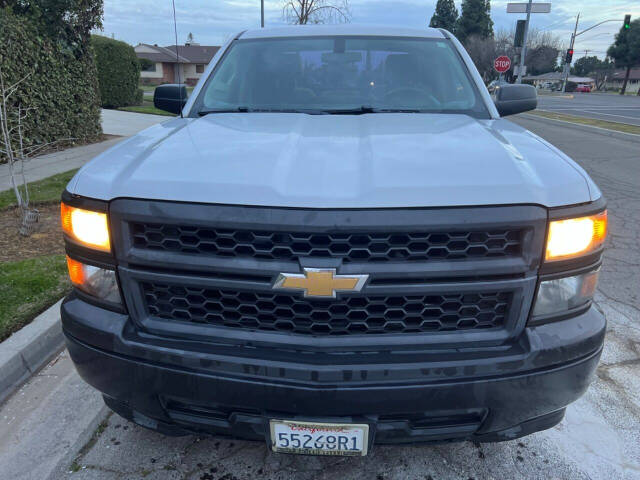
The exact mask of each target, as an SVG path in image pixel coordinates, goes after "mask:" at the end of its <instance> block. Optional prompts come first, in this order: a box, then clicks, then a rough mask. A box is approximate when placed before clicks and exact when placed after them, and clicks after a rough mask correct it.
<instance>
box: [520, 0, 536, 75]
mask: <svg viewBox="0 0 640 480" xmlns="http://www.w3.org/2000/svg"><path fill="white" fill-rule="evenodd" d="M532 3H533V0H529V3H528V4H527V20H526V21H525V22H524V35H523V39H522V50H521V51H520V67H519V68H518V79H517V80H516V83H522V77H523V75H522V71H523V70H524V56H525V55H526V53H527V35H528V34H529V19H530V18H531V4H532Z"/></svg>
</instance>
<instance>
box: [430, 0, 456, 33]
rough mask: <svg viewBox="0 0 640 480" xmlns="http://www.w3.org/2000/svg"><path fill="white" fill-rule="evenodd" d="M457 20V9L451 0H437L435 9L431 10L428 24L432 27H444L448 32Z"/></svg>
mask: <svg viewBox="0 0 640 480" xmlns="http://www.w3.org/2000/svg"><path fill="white" fill-rule="evenodd" d="M457 21H458V10H457V9H456V4H455V3H453V0H438V3H437V4H436V10H435V12H433V16H432V17H431V21H430V22H429V26H430V27H433V28H444V29H445V30H449V31H450V32H454V31H455V29H456V22H457Z"/></svg>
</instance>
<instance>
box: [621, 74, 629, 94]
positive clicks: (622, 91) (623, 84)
mask: <svg viewBox="0 0 640 480" xmlns="http://www.w3.org/2000/svg"><path fill="white" fill-rule="evenodd" d="M630 74H631V67H627V73H626V74H625V76H624V82H622V90H620V95H624V92H626V91H627V82H628V81H629V75H630Z"/></svg>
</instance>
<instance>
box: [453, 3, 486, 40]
mask: <svg viewBox="0 0 640 480" xmlns="http://www.w3.org/2000/svg"><path fill="white" fill-rule="evenodd" d="M456 35H457V37H458V39H459V40H460V41H461V42H462V43H464V44H465V45H466V44H467V42H466V40H467V39H468V38H469V37H471V36H474V37H475V38H490V37H493V20H491V3H490V1H489V0H463V1H462V14H461V15H460V18H459V19H458V22H457V25H456Z"/></svg>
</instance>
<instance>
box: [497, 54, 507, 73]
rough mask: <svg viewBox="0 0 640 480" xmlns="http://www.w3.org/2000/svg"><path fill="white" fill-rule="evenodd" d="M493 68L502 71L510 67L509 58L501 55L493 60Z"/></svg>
mask: <svg viewBox="0 0 640 480" xmlns="http://www.w3.org/2000/svg"><path fill="white" fill-rule="evenodd" d="M493 68H495V69H496V71H497V72H500V73H504V72H506V71H507V70H509V69H510V68H511V59H510V58H509V57H507V56H506V55H502V56H500V57H498V58H496V59H495V60H494V61H493Z"/></svg>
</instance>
